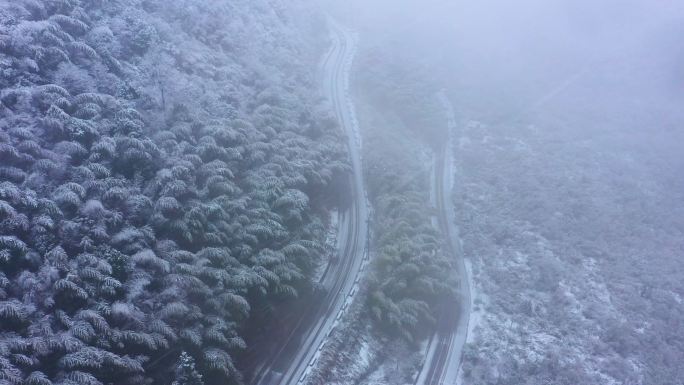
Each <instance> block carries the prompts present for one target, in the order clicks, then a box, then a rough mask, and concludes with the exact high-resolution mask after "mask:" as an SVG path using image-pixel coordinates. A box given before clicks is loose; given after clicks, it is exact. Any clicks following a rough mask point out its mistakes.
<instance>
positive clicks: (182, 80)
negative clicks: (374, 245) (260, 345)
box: [0, 0, 348, 385]
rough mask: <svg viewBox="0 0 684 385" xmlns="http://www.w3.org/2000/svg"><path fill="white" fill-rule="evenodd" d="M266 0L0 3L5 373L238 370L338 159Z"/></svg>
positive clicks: (114, 375) (31, 380) (299, 277)
mask: <svg viewBox="0 0 684 385" xmlns="http://www.w3.org/2000/svg"><path fill="white" fill-rule="evenodd" d="M270 3H271V2H267V1H260V0H249V1H248V0H236V1H228V0H225V1H210V2H197V1H189V0H188V1H184V0H113V1H101V0H82V1H79V0H42V1H38V0H18V1H12V2H4V3H3V4H0V71H1V72H2V76H0V90H2V91H1V94H0V383H3V384H30V385H34V384H36V385H38V384H39V385H48V384H104V383H116V384H144V383H158V384H168V383H171V382H172V381H173V380H174V379H175V381H176V382H175V383H176V384H189V383H192V384H199V383H206V384H218V383H221V384H224V383H240V382H241V378H240V374H239V373H238V371H237V370H236V369H235V367H234V365H233V360H234V357H235V354H238V352H239V351H240V350H242V349H244V348H245V343H244V341H243V339H242V338H241V327H242V325H244V323H245V321H246V320H248V319H249V317H250V316H251V315H252V314H253V313H254V312H255V311H262V310H261V309H268V308H269V304H270V303H272V302H273V301H278V300H280V299H282V298H284V297H292V296H296V295H297V291H298V289H300V288H302V287H304V286H305V285H307V284H308V276H309V273H310V272H311V271H312V270H313V268H314V267H315V265H316V263H317V261H318V258H319V255H320V253H321V252H322V247H321V240H322V239H323V236H324V223H323V220H322V219H321V218H323V217H324V215H323V213H324V210H325V207H326V206H327V205H329V204H330V203H331V202H329V201H328V200H326V199H323V197H326V196H332V195H334V194H332V192H333V191H334V190H335V188H334V186H333V185H334V184H335V183H338V182H337V181H338V180H344V178H342V177H341V176H343V175H344V174H345V173H347V172H348V165H347V163H346V160H345V154H344V149H343V148H342V147H341V146H340V145H339V143H342V142H343V141H342V140H340V138H339V137H338V134H337V133H336V132H337V130H336V128H335V127H334V124H332V123H331V122H332V121H333V120H332V119H331V118H330V117H329V115H328V114H327V113H326V112H324V111H325V110H324V109H323V108H322V107H321V106H320V104H319V101H317V99H315V97H314V96H311V94H315V93H314V92H311V90H313V89H315V87H316V85H315V84H314V83H313V81H314V80H313V79H312V77H311V76H310V75H309V74H308V73H309V72H310V68H309V60H310V59H312V58H313V57H314V53H313V52H307V51H306V49H305V48H303V47H305V46H306V45H305V44H303V42H302V41H301V40H300V37H299V34H298V32H297V28H299V26H297V25H296V24H297V23H296V22H295V21H294V20H295V18H294V16H293V15H291V14H289V13H287V11H285V10H284V7H278V6H277V4H278V2H276V3H275V4H270ZM307 55H309V56H307Z"/></svg>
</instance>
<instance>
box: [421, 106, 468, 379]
mask: <svg viewBox="0 0 684 385" xmlns="http://www.w3.org/2000/svg"><path fill="white" fill-rule="evenodd" d="M440 100H441V102H442V104H443V106H444V108H445V110H446V112H447V124H448V132H449V138H448V140H447V141H446V143H444V145H443V146H442V148H440V150H439V151H438V152H437V153H436V154H435V162H434V167H433V173H434V174H433V176H432V191H431V200H432V202H433V204H434V205H435V206H436V207H437V218H436V221H435V223H434V224H435V225H436V226H437V227H439V229H440V231H441V232H442V234H444V238H445V240H446V251H447V253H449V254H450V255H452V256H453V257H454V258H455V261H456V268H457V270H458V275H459V290H458V295H459V298H458V303H453V302H446V303H444V304H443V305H442V306H443V307H442V311H441V314H440V316H439V319H438V323H437V330H436V331H435V333H434V334H433V335H432V337H431V338H430V340H429V342H428V347H427V351H426V356H425V362H424V363H423V367H422V368H421V371H420V373H419V374H418V376H417V377H416V381H415V383H414V384H415V385H453V384H456V383H457V379H458V372H459V369H460V366H461V360H462V357H463V347H464V345H465V342H466V337H467V333H468V322H469V320H470V305H471V302H470V286H469V283H468V277H467V270H466V267H465V261H464V259H463V258H464V255H463V247H462V245H461V240H460V238H459V235H458V227H457V226H456V224H455V223H454V218H453V217H454V207H453V204H452V201H451V189H452V186H453V175H454V174H453V168H452V167H453V154H452V151H453V148H452V147H453V146H452V141H453V134H454V131H455V129H456V115H455V113H454V109H453V106H452V105H451V102H449V100H448V99H447V97H446V95H444V94H441V95H440Z"/></svg>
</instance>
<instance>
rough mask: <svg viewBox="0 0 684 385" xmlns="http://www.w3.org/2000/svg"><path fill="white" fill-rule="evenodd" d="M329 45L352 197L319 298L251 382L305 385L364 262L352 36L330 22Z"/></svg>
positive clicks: (331, 91)
mask: <svg viewBox="0 0 684 385" xmlns="http://www.w3.org/2000/svg"><path fill="white" fill-rule="evenodd" d="M328 24H329V26H330V33H331V39H332V45H331V48H330V50H329V51H328V52H327V54H326V56H325V57H324V59H323V62H322V74H323V78H322V81H323V87H324V91H325V93H326V96H327V97H328V99H329V100H330V103H331V105H332V107H333V108H334V112H335V115H336V117H337V119H338V120H339V122H340V126H341V127H342V129H343V130H344V132H345V134H346V136H347V138H348V147H349V154H350V158H351V159H350V161H351V166H352V175H351V177H350V184H351V187H352V188H351V193H352V195H353V196H352V200H351V204H350V206H349V208H348V209H347V210H346V211H344V212H342V213H341V215H340V222H339V223H340V225H339V232H338V237H337V250H338V253H339V258H338V259H337V261H333V262H331V263H330V265H329V266H328V268H327V269H326V272H325V274H324V276H323V277H322V278H321V282H320V283H321V284H322V286H323V287H324V288H325V295H324V296H323V298H320V299H317V300H312V301H311V303H310V304H309V306H307V308H306V309H305V310H304V311H303V312H302V314H301V316H300V318H299V320H298V322H297V323H296V324H295V327H294V329H293V330H292V331H291V333H290V334H289V335H288V336H287V338H286V339H285V341H284V342H283V343H282V345H281V346H279V349H275V350H274V352H273V354H271V355H270V357H268V358H267V359H266V361H265V362H264V364H263V365H261V366H260V367H259V369H258V370H257V373H256V374H255V376H254V379H253V380H252V382H251V383H252V384H253V385H293V384H298V383H304V381H305V379H306V376H307V374H308V373H309V370H310V369H311V368H312V367H313V366H315V364H316V362H317V360H318V357H319V352H320V351H321V348H322V347H323V345H324V343H325V342H326V339H327V337H328V336H329V335H330V332H331V331H332V330H333V329H334V328H335V326H336V325H337V323H338V321H339V319H340V318H341V317H342V315H343V314H344V312H345V311H346V310H347V308H348V306H349V304H350V303H351V300H352V298H353V296H354V294H355V293H356V292H357V291H358V283H359V276H360V274H361V272H362V270H363V268H364V267H365V265H366V264H367V262H368V250H367V240H368V222H367V219H368V201H367V198H366V194H365V189H364V186H363V173H362V169H361V158H360V152H361V151H360V146H361V140H360V133H359V129H358V122H357V120H356V115H355V112H354V107H353V104H352V101H351V98H350V96H349V74H350V71H351V67H352V62H353V59H354V55H355V52H356V35H355V34H353V33H352V32H351V31H348V30H346V29H345V28H343V27H341V26H339V25H338V24H336V23H335V22H334V21H332V20H330V21H329V23H328Z"/></svg>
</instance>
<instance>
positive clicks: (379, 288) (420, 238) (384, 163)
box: [364, 99, 457, 343]
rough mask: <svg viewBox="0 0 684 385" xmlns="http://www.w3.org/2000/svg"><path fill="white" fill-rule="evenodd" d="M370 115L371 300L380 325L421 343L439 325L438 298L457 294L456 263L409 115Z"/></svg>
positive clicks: (371, 308) (368, 306)
mask: <svg viewBox="0 0 684 385" xmlns="http://www.w3.org/2000/svg"><path fill="white" fill-rule="evenodd" d="M376 102H377V101H376ZM371 103H373V99H369V101H368V103H367V104H369V105H370V104H371ZM368 116H369V117H367V118H366V119H367V120H368V123H367V124H366V126H372V127H373V130H372V131H370V132H369V133H368V134H367V137H366V138H365V139H366V141H367V142H368V143H369V146H367V147H370V148H373V150H366V152H365V154H364V159H365V161H366V164H365V167H366V174H367V180H368V181H369V183H368V190H369V196H370V198H371V202H372V204H373V207H374V209H375V211H374V216H373V219H374V221H373V224H372V225H373V234H374V235H373V244H374V247H373V249H374V253H375V257H374V261H373V264H372V269H371V274H370V279H369V293H368V303H367V308H368V310H369V312H370V316H371V318H372V319H374V320H375V321H377V322H378V324H379V325H380V330H383V331H385V332H389V333H390V335H393V336H400V337H401V338H403V339H404V340H405V341H407V342H410V343H417V342H419V341H420V340H422V339H423V338H424V337H425V336H426V332H427V331H428V330H431V326H434V321H435V318H436V317H437V313H438V311H439V309H438V307H439V306H438V305H439V303H440V302H441V301H440V300H443V299H448V298H451V299H453V298H454V288H455V287H457V285H456V281H455V279H456V274H455V271H456V270H455V267H454V266H453V265H452V261H453V260H452V259H450V256H447V255H445V252H444V248H443V247H442V246H443V242H444V241H443V236H442V234H440V233H439V231H438V230H436V229H435V227H434V226H433V225H432V215H434V214H436V209H435V208H434V207H431V204H430V198H429V190H430V180H429V179H430V178H429V175H430V172H429V167H428V166H427V164H429V161H428V160H427V159H426V155H425V152H421V149H426V148H428V147H427V146H426V145H423V146H422V147H421V146H417V145H416V143H420V141H419V140H415V139H416V133H415V132H412V129H413V128H414V127H413V126H412V125H411V123H410V122H409V121H407V120H404V119H402V118H397V119H392V118H386V116H392V117H395V116H396V115H393V114H387V115H383V114H380V113H377V112H371V113H368ZM390 135H393V139H392V140H390V141H388V140H387V138H388V136H390ZM378 149H379V150H378ZM421 160H422V161H423V162H421Z"/></svg>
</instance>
